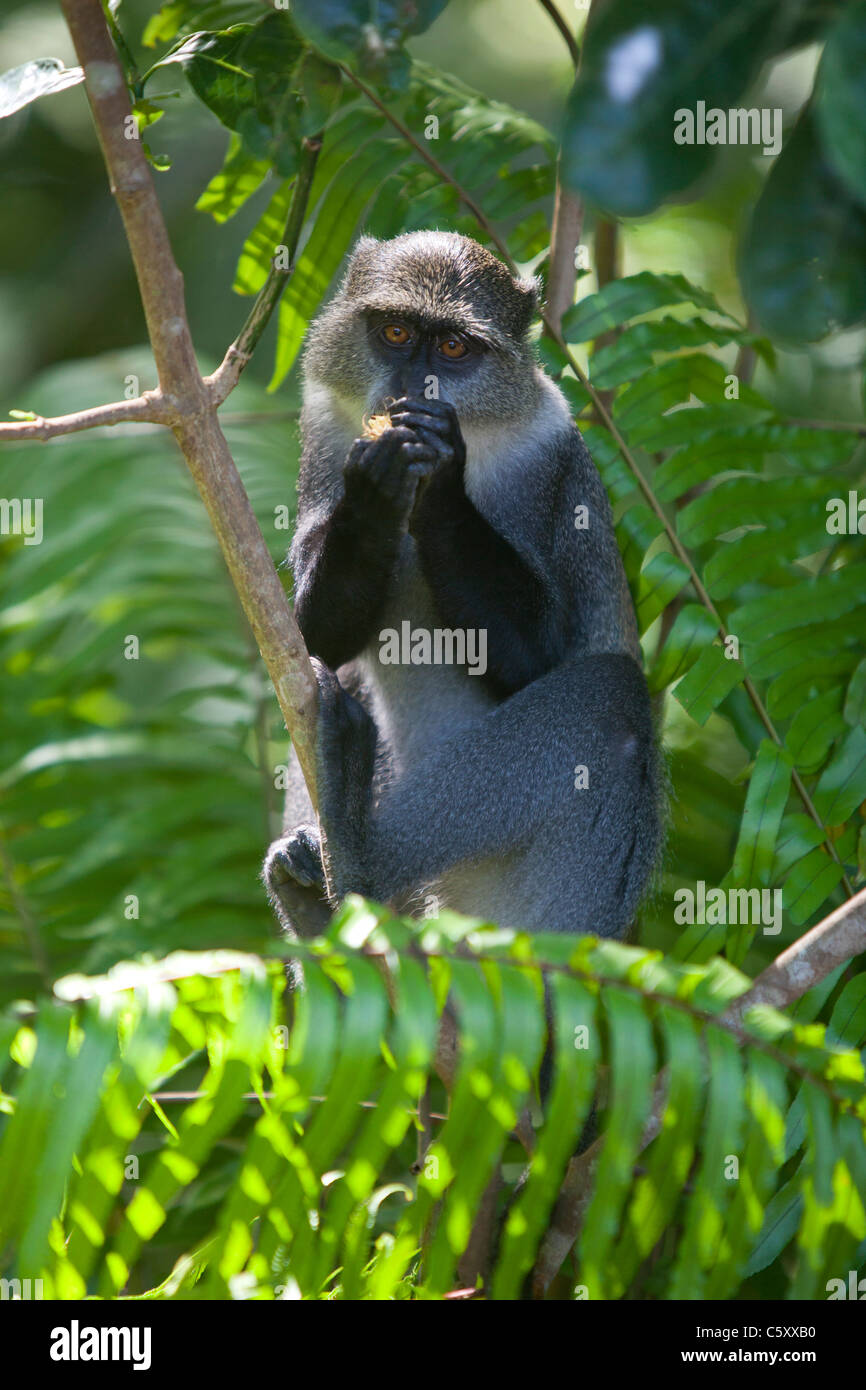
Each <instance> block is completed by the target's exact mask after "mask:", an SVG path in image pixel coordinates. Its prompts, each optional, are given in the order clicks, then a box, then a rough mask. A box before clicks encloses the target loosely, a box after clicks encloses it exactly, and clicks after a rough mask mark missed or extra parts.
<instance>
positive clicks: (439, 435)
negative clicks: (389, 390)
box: [388, 396, 466, 477]
mask: <svg viewBox="0 0 866 1390" xmlns="http://www.w3.org/2000/svg"><path fill="white" fill-rule="evenodd" d="M388 414H389V415H390V416H391V419H392V421H393V423H394V424H395V426H398V427H399V428H400V429H404V428H406V429H410V430H411V431H412V433H413V435H414V437H415V438H416V439H417V440H419V441H420V443H422V444H424V445H425V446H426V448H427V449H428V450H429V452H430V457H431V461H432V466H433V471H436V472H438V471H439V470H440V469H448V470H453V471H455V472H456V473H458V474H459V475H460V476H461V477H462V474H463V469H464V466H465V464H466V444H465V443H464V440H463V435H462V433H461V431H460V422H459V421H458V419H457V412H456V410H455V409H454V407H453V405H449V403H448V401H428V400H423V399H422V398H421V397H418V396H404V397H403V399H402V400H399V401H395V402H394V404H393V405H390V406H389V407H388Z"/></svg>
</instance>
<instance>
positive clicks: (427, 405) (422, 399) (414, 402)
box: [389, 396, 457, 425]
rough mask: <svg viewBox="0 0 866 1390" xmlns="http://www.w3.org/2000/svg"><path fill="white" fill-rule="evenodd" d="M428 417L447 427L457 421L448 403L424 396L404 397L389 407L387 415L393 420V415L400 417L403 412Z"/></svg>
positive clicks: (452, 408) (453, 410) (451, 406)
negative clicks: (418, 413)
mask: <svg viewBox="0 0 866 1390" xmlns="http://www.w3.org/2000/svg"><path fill="white" fill-rule="evenodd" d="M407 411H408V412H410V413H413V414H414V413H417V412H420V413H421V414H423V415H429V416H431V417H432V418H433V419H435V420H436V421H437V422H441V424H443V425H449V424H451V423H452V422H453V423H456V421H457V412H456V411H455V409H454V407H453V405H452V404H451V402H450V401H444V400H441V399H438V398H437V399H430V400H428V399H427V397H426V396H404V397H403V398H402V400H399V401H395V402H394V404H393V405H392V406H390V407H389V413H390V415H391V418H392V419H393V418H394V416H395V415H402V414H404V413H405V412H407Z"/></svg>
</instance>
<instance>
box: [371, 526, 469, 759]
mask: <svg viewBox="0 0 866 1390" xmlns="http://www.w3.org/2000/svg"><path fill="white" fill-rule="evenodd" d="M353 665H354V666H355V669H356V671H357V672H358V674H359V675H360V676H361V678H362V681H363V685H364V691H365V695H366V698H367V703H368V706H369V708H370V712H371V713H372V715H373V717H374V719H375V720H376V725H377V728H378V730H379V736H380V740H381V741H382V742H383V744H384V745H385V746H386V747H387V749H388V755H389V760H390V766H391V771H392V773H393V774H394V775H396V776H399V774H400V772H401V771H402V769H403V768H404V767H406V766H408V765H410V764H411V763H414V762H416V761H418V760H419V759H421V758H424V757H426V756H428V755H430V754H431V753H433V752H435V747H436V744H437V742H438V741H439V740H440V739H442V738H445V737H449V736H453V734H454V733H455V732H456V731H457V730H458V729H459V728H460V727H461V725H467V726H468V725H469V724H472V723H473V722H475V720H477V719H479V718H481V717H482V716H483V715H484V714H485V713H486V712H487V711H488V710H489V709H490V708H491V707H492V706H493V705H494V703H495V701H494V699H493V697H492V696H491V695H490V694H489V693H488V691H486V690H485V688H484V681H483V679H482V677H483V675H484V672H485V670H486V632H485V633H483V634H481V633H479V632H477V631H475V630H474V629H468V630H457V629H453V628H446V627H444V626H443V623H442V619H441V617H440V616H439V614H438V613H437V610H436V607H435V604H434V602H433V597H432V595H431V593H430V590H429V588H428V587H427V584H426V582H425V580H424V577H423V575H422V573H421V570H420V567H419V565H418V562H417V558H416V551H415V543H414V541H413V540H412V539H411V537H409V536H406V537H405V538H404V544H403V549H402V552H401V560H400V566H399V568H398V571H397V576H396V583H395V586H394V589H393V592H392V594H391V596H390V598H389V601H388V603H387V605H386V608H385V611H384V613H383V616H382V623H381V627H380V629H379V631H378V633H376V634H375V636H374V639H373V641H372V642H371V644H370V645H369V647H368V648H367V649H366V651H364V652H363V653H362V655H361V656H360V657H359V658H358V659H357V660H356V662H354V663H353Z"/></svg>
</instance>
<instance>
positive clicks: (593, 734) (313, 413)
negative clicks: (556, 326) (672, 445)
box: [263, 231, 662, 939]
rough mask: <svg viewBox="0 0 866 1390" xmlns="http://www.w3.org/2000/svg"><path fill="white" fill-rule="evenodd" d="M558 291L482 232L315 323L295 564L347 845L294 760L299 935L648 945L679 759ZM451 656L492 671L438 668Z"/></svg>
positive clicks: (287, 903)
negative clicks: (557, 358) (543, 321)
mask: <svg viewBox="0 0 866 1390" xmlns="http://www.w3.org/2000/svg"><path fill="white" fill-rule="evenodd" d="M540 294H541V285H540V282H539V281H538V280H535V279H523V278H518V277H516V276H513V275H512V274H511V272H510V270H509V269H508V268H507V267H506V266H505V265H504V264H503V262H502V261H500V260H499V259H498V258H497V257H496V256H494V255H493V254H492V253H491V252H489V251H487V250H486V249H485V248H483V247H482V246H481V245H480V244H478V243H477V242H475V241H473V240H472V239H470V238H468V237H465V236H462V235H459V234H457V233H453V232H442V231H420V232H410V233H405V234H403V235H400V236H397V237H395V238H393V239H391V240H387V241H379V240H376V239H374V238H372V237H368V236H363V237H361V238H360V240H359V241H358V243H357V245H356V247H355V249H354V251H353V253H352V255H351V257H350V260H349V263H348V266H347V269H346V272H345V277H344V279H343V281H342V284H341V285H340V287H339V289H338V291H337V293H336V294H335V296H334V298H333V299H332V300H331V302H330V303H329V304H328V305H327V306H326V307H325V308H324V310H323V311H322V312H321V313H320V314H319V316H318V317H317V319H316V320H315V321H314V322H313V323H312V325H311V326H310V329H309V333H308V337H307V342H306V345H305V351H304V359H303V404H302V411H301V420H300V429H301V440H302V449H301V463H300V472H299V481H298V515H297V524H296V529H295V534H294V538H293V541H292V544H291V549H290V553H289V563H290V566H291V569H292V572H293V576H294V585H295V588H294V607H295V614H296V618H297V621H298V624H299V627H300V630H301V633H302V634H303V637H304V639H305V642H306V644H307V647H308V650H309V652H310V654H311V658H312V659H313V667H314V670H315V674H316V680H317V683H318V688H319V717H318V734H317V745H316V769H317V785H318V802H319V804H318V818H319V824H320V826H321V831H322V837H321V838H320V833H319V827H318V826H317V823H316V816H315V814H314V813H313V808H312V805H311V802H310V799H309V795H308V793H307V792H306V789H305V787H304V784H303V780H302V778H301V776H300V771H299V768H298V765H297V762H296V760H294V758H293V760H292V766H291V775H290V779H289V782H290V785H289V788H288V791H287V796H286V810H285V819H284V829H283V833H282V835H281V836H280V837H279V838H278V839H277V840H276V841H275V842H274V843H273V844H272V845H271V847H270V849H269V851H268V853H267V857H266V860H265V866H264V871H263V877H264V880H265V884H266V887H267V890H268V894H269V897H270V900H271V902H272V904H273V906H274V908H275V910H276V913H277V916H278V918H279V919H280V922H281V924H282V926H283V928H284V929H285V930H286V931H287V932H288V933H289V934H290V935H297V936H301V937H308V936H311V935H315V934H316V933H317V932H319V931H321V930H323V929H324V927H325V926H326V924H327V922H328V920H329V917H330V915H331V913H332V911H333V909H334V906H335V905H336V904H337V903H338V902H339V901H340V900H342V898H343V897H344V896H345V894H346V893H349V892H356V893H361V894H363V895H365V896H366V897H369V898H371V899H374V900H376V901H379V902H382V903H387V904H389V905H391V906H393V907H394V908H395V909H396V910H398V911H400V912H403V913H408V914H411V915H414V916H424V915H427V916H429V915H435V914H436V913H437V912H438V911H439V910H441V909H442V908H448V909H452V910H455V911H458V912H461V913H465V914H467V915H469V916H472V917H478V918H481V919H483V920H486V921H493V922H496V923H498V924H499V925H500V926H504V927H514V928H518V929H522V930H527V931H530V932H539V931H554V932H574V933H584V934H586V933H589V934H592V935H597V936H602V937H614V938H620V939H622V938H623V937H624V936H625V935H626V933H627V931H628V930H629V927H630V925H631V923H632V920H633V917H634V915H635V913H636V910H637V908H638V905H639V903H640V901H641V899H642V897H643V895H644V893H645V892H646V889H647V885H648V883H649V881H650V879H651V876H652V873H653V870H654V867H655V865H656V863H657V860H658V856H659V853H660V847H661V840H662V814H661V790H660V789H661V768H660V753H659V749H658V740H657V738H656V734H655V730H654V727H653V719H652V712H651V706H650V699H649V694H648V689H647V685H646V681H645V678H644V675H643V671H642V666H641V651H640V645H639V641H638V630H637V623H636V619H635V613H634V608H633V604H632V599H631V595H630V593H629V588H628V583H627V580H626V575H625V571H624V568H623V564H622V560H621V557H620V553H619V549H618V546H617V542H616V536H615V532H614V526H613V517H612V512H611V507H610V503H609V501H608V498H607V494H606V492H605V489H604V486H603V484H602V481H601V478H600V476H599V474H598V472H597V470H596V467H595V465H594V463H593V461H592V459H591V457H590V454H589V451H588V449H587V447H586V445H585V443H584V441H583V438H582V436H581V434H580V431H579V430H578V428H577V427H576V425H575V424H574V421H573V419H572V416H571V412H570V410H569V407H568V404H567V401H566V399H565V396H564V395H563V393H562V391H561V390H560V388H559V387H558V386H557V385H556V383H555V382H554V381H553V380H552V379H551V378H550V377H549V376H548V375H547V374H546V373H545V372H544V371H543V370H542V369H541V367H540V366H539V365H538V363H537V360H536V355H535V351H534V349H533V346H532V344H531V342H530V328H531V325H532V322H533V319H534V317H535V316H536V314H537V312H538V310H539V305H540ZM383 414H384V415H387V422H386V423H387V425H388V427H387V428H384V429H382V430H379V431H377V432H376V434H375V437H372V438H371V437H364V435H363V434H362V433H361V425H362V422H363V421H364V420H365V419H369V418H370V416H381V415H383ZM443 633H444V634H445V637H444V638H443V644H442V645H441V647H440V648H439V651H440V655H441V653H442V652H444V650H445V645H444V644H445V642H447V640H449V639H450V640H451V642H452V652H453V650H454V647H453V643H454V638H455V634H457V635H459V636H460V635H468V634H475V637H476V638H477V641H476V642H475V650H476V652H477V653H481V652H483V658H484V659H483V660H479V661H477V662H476V664H475V666H474V667H470V666H469V665H468V663H467V662H466V661H464V662H463V664H460V663H459V661H458V660H455V661H453V662H451V661H449V660H448V659H447V658H446V659H442V660H440V661H439V662H438V663H437V662H435V661H433V660H431V659H430V651H431V650H435V645H433V644H432V637H431V634H433V635H435V634H443ZM395 634H400V635H401V636H402V638H405V637H406V635H407V634H408V639H409V641H410V642H411V646H410V645H409V644H408V642H407V641H404V643H403V647H402V648H401V658H402V659H394V650H395V640H394V635H395ZM419 634H420V636H419ZM397 645H398V646H399V643H398V644H397ZM458 647H459V644H458ZM466 649H467V651H468V650H469V643H468V641H467V644H466ZM459 656H460V651H459V649H458V651H457V657H458V658H459ZM407 658H408V659H407Z"/></svg>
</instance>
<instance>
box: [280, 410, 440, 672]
mask: <svg viewBox="0 0 866 1390" xmlns="http://www.w3.org/2000/svg"><path fill="white" fill-rule="evenodd" d="M427 453H428V451H427V449H426V448H425V446H424V445H422V444H419V443H418V441H417V439H416V437H415V436H414V435H413V434H412V433H411V432H410V431H409V430H405V429H393V430H389V431H387V433H386V434H384V435H383V436H382V437H381V438H380V439H376V440H368V439H357V440H355V443H354V444H353V445H352V448H351V449H350V451H349V455H348V457H347V459H346V463H345V466H344V468H343V487H342V491H341V494H340V495H339V496H338V498H337V500H336V502H334V503H333V505H331V506H330V508H328V507H327V506H323V505H322V504H321V503H319V504H318V505H314V506H313V507H312V508H311V509H310V513H309V519H308V518H307V517H304V518H303V520H302V523H301V525H300V527H299V529H298V533H297V535H296V538H295V542H294V544H293V546H292V552H291V561H292V569H293V571H294V576H295V595H294V605H295V616H296V618H297V620H298V626H299V627H300V629H301V632H302V633H303V636H304V641H305V642H306V644H307V646H308V648H309V650H310V651H311V652H312V654H313V655H314V656H318V657H320V658H321V659H322V661H324V662H325V663H326V664H327V665H328V666H330V667H332V668H333V669H334V670H336V669H337V667H338V666H342V665H343V663H344V662H346V661H350V660H351V659H352V658H353V657H355V656H357V655H358V653H359V652H360V651H363V649H364V647H366V646H367V644H368V642H369V641H370V639H371V638H372V636H373V635H374V633H375V632H376V629H377V627H378V625H379V618H380V615H381V612H382V609H383V607H384V604H385V601H386V599H387V596H388V591H389V588H390V585H391V580H392V577H393V574H394V569H395V565H396V560H397V554H398V551H399V548H400V542H401V539H402V536H403V534H404V532H405V529H406V518H407V515H408V512H409V510H410V508H411V506H412V501H413V498H414V494H415V488H416V486H417V481H418V473H417V469H418V468H419V467H421V466H423V465H422V463H421V461H422V460H423V459H424V458H426V457H427ZM305 464H306V460H305ZM311 466H312V467H313V468H314V467H315V464H314V463H311Z"/></svg>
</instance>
